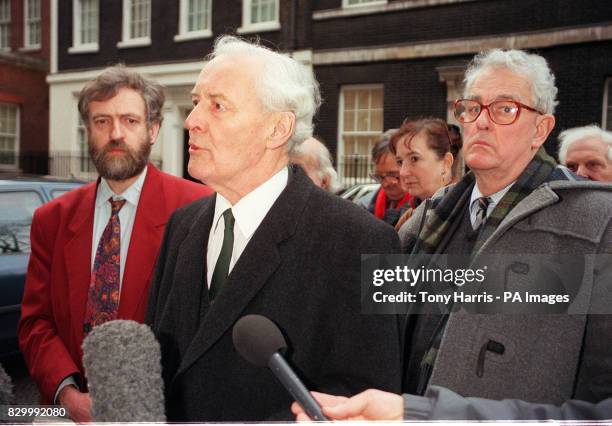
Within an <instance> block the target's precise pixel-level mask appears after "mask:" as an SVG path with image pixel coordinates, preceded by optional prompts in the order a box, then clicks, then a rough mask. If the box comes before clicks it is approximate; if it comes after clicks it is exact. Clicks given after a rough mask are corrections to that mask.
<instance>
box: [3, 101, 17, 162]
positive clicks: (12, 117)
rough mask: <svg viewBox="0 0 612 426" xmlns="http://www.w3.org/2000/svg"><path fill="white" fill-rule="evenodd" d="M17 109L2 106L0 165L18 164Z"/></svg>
mask: <svg viewBox="0 0 612 426" xmlns="http://www.w3.org/2000/svg"><path fill="white" fill-rule="evenodd" d="M17 108H18V107H17V105H12V104H0V165H9V166H13V165H16V164H17V156H16V153H17V147H18V145H17V143H18V140H17V136H18V135H17Z"/></svg>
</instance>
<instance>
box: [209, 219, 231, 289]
mask: <svg viewBox="0 0 612 426" xmlns="http://www.w3.org/2000/svg"><path fill="white" fill-rule="evenodd" d="M223 220H224V221H225V231H224V232H223V245H222V246H221V253H219V258H218V259H217V264H216V265H215V270H214V272H213V274H212V278H211V280H210V291H209V297H210V300H213V299H214V298H215V296H216V295H217V294H219V292H220V291H221V288H223V285H224V284H225V281H227V276H228V274H229V265H230V261H231V260H232V250H233V248H234V222H235V221H236V219H234V215H233V214H232V209H227V210H225V211H224V212H223Z"/></svg>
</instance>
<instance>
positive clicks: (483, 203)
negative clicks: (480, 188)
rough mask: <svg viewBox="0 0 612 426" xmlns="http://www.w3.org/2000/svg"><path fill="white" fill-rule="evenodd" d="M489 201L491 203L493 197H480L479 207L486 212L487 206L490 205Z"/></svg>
mask: <svg viewBox="0 0 612 426" xmlns="http://www.w3.org/2000/svg"><path fill="white" fill-rule="evenodd" d="M489 203H491V199H490V198H489V197H480V198H479V199H478V207H480V209H481V210H483V211H484V212H485V214H486V212H487V208H488V207H489Z"/></svg>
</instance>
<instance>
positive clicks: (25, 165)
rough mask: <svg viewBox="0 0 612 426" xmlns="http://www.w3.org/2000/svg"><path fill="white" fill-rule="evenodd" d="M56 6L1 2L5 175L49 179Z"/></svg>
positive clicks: (1, 159) (0, 140)
mask: <svg viewBox="0 0 612 426" xmlns="http://www.w3.org/2000/svg"><path fill="white" fill-rule="evenodd" d="M49 25H50V5H49V2H48V1H42V0H0V171H22V172H27V173H43V174H45V173H47V171H48V166H47V155H48V150H49V86H48V85H47V83H46V81H45V79H46V76H47V73H48V71H49V57H50V44H51V40H50V27H49Z"/></svg>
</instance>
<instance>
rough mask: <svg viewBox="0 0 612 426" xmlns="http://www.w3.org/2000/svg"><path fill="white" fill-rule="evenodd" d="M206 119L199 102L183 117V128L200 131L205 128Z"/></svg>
mask: <svg viewBox="0 0 612 426" xmlns="http://www.w3.org/2000/svg"><path fill="white" fill-rule="evenodd" d="M206 127H207V126H206V119H205V117H204V114H203V111H202V109H201V108H200V104H197V105H195V106H194V107H193V109H192V110H191V112H190V113H189V115H188V116H187V118H186V119H185V129H187V130H189V131H198V130H199V131H202V130H204V129H205V128H206Z"/></svg>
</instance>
